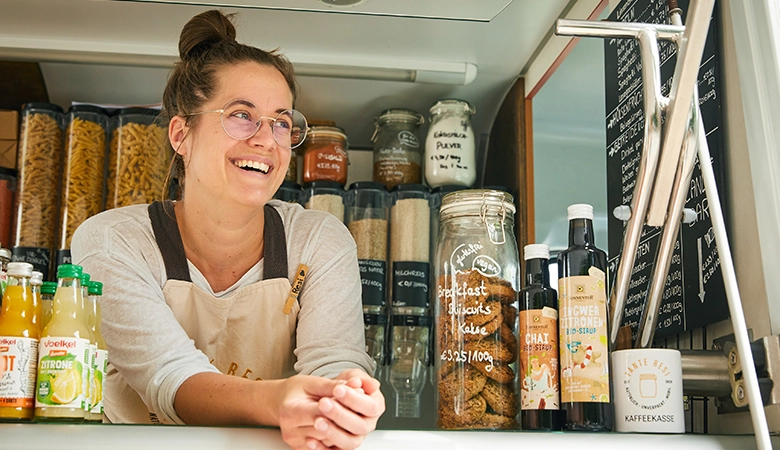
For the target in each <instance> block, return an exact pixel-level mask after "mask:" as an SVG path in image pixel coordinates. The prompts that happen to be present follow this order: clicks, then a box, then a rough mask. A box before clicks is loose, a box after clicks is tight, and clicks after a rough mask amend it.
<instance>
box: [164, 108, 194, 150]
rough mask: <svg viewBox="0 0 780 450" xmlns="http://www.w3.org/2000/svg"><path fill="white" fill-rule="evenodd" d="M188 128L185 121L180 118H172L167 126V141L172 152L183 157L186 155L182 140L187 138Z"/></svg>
mask: <svg viewBox="0 0 780 450" xmlns="http://www.w3.org/2000/svg"><path fill="white" fill-rule="evenodd" d="M188 131H189V127H188V126H187V119H185V118H184V117H182V116H173V118H172V119H171V122H170V123H169V124H168V140H170V141H171V147H173V151H175V152H176V153H178V154H179V155H182V156H184V155H185V154H186V153H187V147H186V146H185V145H184V138H186V137H187V132H188Z"/></svg>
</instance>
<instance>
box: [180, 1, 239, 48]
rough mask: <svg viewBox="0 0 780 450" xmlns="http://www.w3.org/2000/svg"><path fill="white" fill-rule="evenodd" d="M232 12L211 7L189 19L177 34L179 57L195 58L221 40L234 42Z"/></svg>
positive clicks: (234, 29) (234, 32) (234, 30)
mask: <svg viewBox="0 0 780 450" xmlns="http://www.w3.org/2000/svg"><path fill="white" fill-rule="evenodd" d="M232 18H233V14H227V15H226V14H223V13H222V12H221V11H218V10H216V9H212V10H210V11H206V12H203V13H200V14H198V15H197V16H195V17H193V18H192V19H190V21H189V22H187V24H186V25H184V28H182V30H181V35H180V36H179V57H180V58H181V59H182V60H184V59H189V58H196V57H198V56H199V55H201V54H202V53H204V52H205V51H207V50H209V49H210V48H212V47H214V46H215V45H218V44H220V43H223V42H236V27H234V26H233V21H232Z"/></svg>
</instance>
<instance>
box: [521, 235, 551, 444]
mask: <svg viewBox="0 0 780 450" xmlns="http://www.w3.org/2000/svg"><path fill="white" fill-rule="evenodd" d="M524 254H525V256H524V257H525V286H523V289H522V290H521V291H520V367H521V369H520V374H521V379H520V393H521V399H520V406H521V409H522V414H521V415H522V419H521V420H522V428H523V429H524V430H560V429H561V423H560V411H559V409H560V395H559V391H558V388H559V380H558V294H557V293H556V292H555V289H553V288H552V287H551V286H550V271H549V265H550V249H549V247H547V246H546V245H544V244H531V245H526V246H525V248H524Z"/></svg>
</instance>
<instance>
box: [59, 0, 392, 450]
mask: <svg viewBox="0 0 780 450" xmlns="http://www.w3.org/2000/svg"><path fill="white" fill-rule="evenodd" d="M179 52H180V56H181V62H179V63H178V64H177V65H176V67H175V68H174V70H173V72H172V74H171V76H170V79H169V80H168V85H167V87H166V88H165V93H164V96H163V112H164V114H166V115H167V117H168V118H169V128H168V137H169V139H170V142H171V144H172V146H173V148H174V150H175V152H176V154H175V155H174V158H175V160H174V162H175V166H177V167H178V173H179V178H180V183H181V186H182V189H183V191H182V192H183V194H182V198H181V200H179V201H176V202H164V203H159V202H156V203H154V204H152V205H149V206H148V207H147V205H135V206H130V207H126V208H119V209H115V210H111V211H107V212H104V213H102V214H99V215H97V216H94V217H93V218H91V219H90V220H88V221H86V222H85V223H84V224H83V225H82V226H81V227H80V228H79V229H78V231H77V233H76V234H75V236H74V239H73V245H72V254H73V261H74V264H80V265H82V266H84V270H85V271H86V272H89V273H91V274H92V277H93V279H97V280H102V281H103V282H105V285H106V287H105V291H104V295H103V303H102V306H103V325H102V330H103V335H104V338H105V340H106V342H107V344H108V348H109V354H110V357H109V358H110V361H111V365H110V366H109V370H108V374H107V386H106V395H105V414H106V418H107V419H108V420H110V421H112V422H132V423H143V422H146V423H149V422H163V423H187V424H211V425H216V424H262V425H272V426H279V427H280V428H281V431H282V436H283V438H284V440H285V442H287V443H288V444H290V445H291V446H292V447H295V448H310V449H316V448H325V447H330V446H335V447H339V448H354V447H356V446H357V445H359V444H360V443H361V442H362V440H363V438H364V437H365V435H366V434H367V433H368V432H370V431H372V430H373V429H374V428H375V426H376V422H377V419H378V417H379V416H380V415H381V413H382V412H383V411H384V408H385V406H384V398H383V397H382V394H381V393H380V391H379V382H378V381H377V380H375V379H373V378H371V377H370V376H369V375H367V372H368V373H371V370H372V369H373V367H372V362H371V359H370V358H369V357H368V355H367V354H366V353H365V347H364V338H363V331H362V330H363V327H362V312H361V306H360V289H361V287H360V286H361V285H360V276H359V272H358V266H357V256H356V250H355V244H354V241H353V240H352V238H351V236H350V234H349V232H348V231H347V229H346V228H345V227H344V226H343V225H342V224H341V223H340V222H339V221H338V220H336V219H335V218H333V217H332V216H330V215H328V214H327V213H321V212H318V211H304V210H303V209H302V208H301V207H300V206H298V205H290V204H286V203H281V202H277V201H272V202H269V200H271V197H272V195H273V194H274V192H275V191H276V190H277V188H278V187H279V186H280V184H281V183H282V180H283V179H284V176H285V172H286V170H287V166H288V164H289V161H290V155H291V147H294V146H295V145H296V144H299V143H300V141H301V139H302V138H303V137H305V136H304V135H305V131H306V123H305V119H303V116H302V115H301V114H300V113H298V112H296V111H294V110H292V108H293V104H294V102H295V95H296V84H295V79H294V75H293V71H292V66H291V64H290V63H289V61H287V60H286V59H285V58H284V57H283V56H280V55H278V54H276V53H274V52H270V53H269V52H265V51H263V50H259V49H257V48H254V47H249V46H245V45H242V44H238V43H237V42H236V41H235V28H234V27H233V24H232V23H231V21H230V18H229V17H226V16H225V15H223V14H222V13H220V12H218V11H208V12H205V13H202V14H200V15H198V16H195V17H194V18H192V19H191V20H190V21H189V22H188V23H187V24H186V25H185V26H184V28H183V30H182V33H181V37H180V41H179ZM299 264H300V266H299ZM304 274H305V277H303V276H302V275H304ZM301 281H302V282H303V284H302V287H301V286H300V282H301ZM291 283H294V284H295V285H296V288H295V289H292V288H291ZM296 293H297V299H296ZM296 374H297V375H296Z"/></svg>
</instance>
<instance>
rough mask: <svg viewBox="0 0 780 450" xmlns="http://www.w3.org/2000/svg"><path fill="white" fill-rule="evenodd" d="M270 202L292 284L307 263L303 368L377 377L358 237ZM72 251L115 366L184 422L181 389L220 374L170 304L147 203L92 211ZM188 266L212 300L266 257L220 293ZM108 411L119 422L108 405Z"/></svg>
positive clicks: (160, 412) (169, 417) (150, 401)
mask: <svg viewBox="0 0 780 450" xmlns="http://www.w3.org/2000/svg"><path fill="white" fill-rule="evenodd" d="M270 204H271V205H272V206H274V208H276V210H277V211H279V214H280V215H281V217H282V221H283V223H284V229H285V236H286V239H287V258H288V272H289V273H288V279H289V280H290V281H291V282H292V280H294V277H295V271H296V268H297V266H298V264H299V263H304V264H307V265H308V266H309V273H308V275H307V277H306V281H305V283H304V285H303V289H302V290H301V292H300V296H299V303H300V307H301V310H300V313H299V315H298V325H297V330H296V342H297V343H296V346H295V352H294V353H295V356H296V358H297V362H296V363H295V370H296V372H298V373H300V374H307V375H318V376H325V377H334V376H336V375H338V374H339V373H341V372H342V371H343V370H345V369H349V368H361V369H363V370H366V371H367V372H368V373H371V371H372V370H373V362H372V360H371V358H370V357H369V356H368V355H367V354H366V352H365V341H364V334H363V317H362V309H361V282H360V273H359V270H358V265H357V254H356V249H355V242H354V240H353V239H352V236H351V235H350V234H349V231H348V230H347V229H346V227H345V226H344V225H343V224H342V223H340V222H339V221H338V220H337V219H336V218H334V217H333V216H331V215H330V214H328V213H325V212H320V211H310V210H304V209H303V208H302V207H301V206H300V205H294V204H288V203H283V202H279V201H272V202H271V203H270ZM71 251H72V256H73V263H74V264H79V265H81V266H83V267H84V271H85V272H87V273H89V274H90V275H91V276H92V279H93V280H96V281H101V282H103V283H104V288H103V296H102V298H101V306H102V312H103V321H102V333H103V338H104V339H105V341H106V344H107V346H108V351H109V361H110V363H111V364H112V365H113V366H114V367H115V368H116V369H117V371H118V372H119V374H120V375H121V376H122V378H124V380H125V381H126V382H127V384H128V385H129V386H131V387H132V388H133V389H134V390H135V391H136V392H137V393H138V394H139V395H140V397H141V399H142V400H143V402H144V403H145V404H146V406H147V407H148V408H149V411H150V412H152V413H154V414H156V415H157V417H158V419H159V420H160V421H162V422H164V423H183V421H182V420H181V419H180V418H179V417H178V415H177V414H176V411H175V410H174V407H173V401H174V398H175V395H176V390H177V389H178V388H179V386H180V385H181V384H182V383H183V382H184V381H185V380H186V379H187V378H189V377H190V376H192V375H194V374H197V373H201V372H218V370H217V369H216V368H215V367H214V366H212V365H211V364H210V363H209V359H208V358H207V357H206V355H204V354H203V353H202V352H201V351H200V350H198V349H197V348H195V346H194V343H193V341H192V340H191V339H190V338H189V337H188V336H187V334H186V333H185V332H184V330H183V329H182V328H181V326H180V325H179V323H178V322H177V320H176V318H175V317H174V316H173V314H172V312H171V310H170V308H169V307H168V306H167V305H166V303H165V299H164V297H163V292H162V287H163V285H164V284H165V281H166V274H165V265H164V263H163V259H162V255H161V254H160V251H159V248H158V247H157V243H156V241H155V239H154V233H153V231H152V226H151V222H150V219H149V215H148V213H147V205H134V206H129V207H124V208H118V209H114V210H110V211H106V212H103V213H100V214H98V215H96V216H93V217H91V218H90V219H88V220H87V221H85V222H84V223H83V224H82V225H81V226H80V227H79V228H78V230H77V231H76V233H75V235H74V237H73V241H72V246H71ZM188 265H189V270H190V277H191V278H192V282H193V283H194V284H195V285H196V286H198V287H199V288H201V289H203V290H204V291H206V292H209V293H211V294H213V295H214V296H215V297H222V296H226V295H230V294H231V293H233V292H234V291H236V290H237V289H239V288H241V287H243V286H246V285H249V284H252V283H255V282H258V281H260V280H262V274H263V261H262V260H260V261H259V262H258V263H257V264H256V265H255V266H254V267H252V268H251V269H250V270H249V271H248V272H247V273H246V274H245V275H244V276H243V277H242V278H241V279H240V280H239V281H238V282H236V284H235V285H233V286H231V287H230V288H228V289H227V290H225V291H223V292H216V293H215V292H213V290H212V289H211V286H209V284H208V282H207V281H206V279H205V277H204V276H203V275H202V274H201V273H200V272H199V271H198V269H197V268H196V267H195V266H194V265H193V264H192V263H190V262H189V261H188ZM107 395H108V393H107ZM106 414H107V416H108V418H109V419H112V417H111V413H110V411H106Z"/></svg>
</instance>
